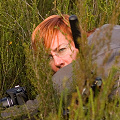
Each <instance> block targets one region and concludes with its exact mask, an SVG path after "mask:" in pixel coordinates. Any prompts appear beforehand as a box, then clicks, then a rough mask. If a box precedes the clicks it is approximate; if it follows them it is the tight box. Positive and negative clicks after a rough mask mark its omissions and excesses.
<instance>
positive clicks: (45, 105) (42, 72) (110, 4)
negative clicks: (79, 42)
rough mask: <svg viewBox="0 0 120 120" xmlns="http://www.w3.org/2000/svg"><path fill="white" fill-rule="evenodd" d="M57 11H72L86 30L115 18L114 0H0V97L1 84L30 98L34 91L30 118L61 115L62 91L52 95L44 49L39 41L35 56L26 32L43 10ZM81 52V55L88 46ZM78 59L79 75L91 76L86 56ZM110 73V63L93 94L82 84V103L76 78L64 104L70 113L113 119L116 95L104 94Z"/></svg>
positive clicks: (119, 18) (119, 11)
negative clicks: (20, 88)
mask: <svg viewBox="0 0 120 120" xmlns="http://www.w3.org/2000/svg"><path fill="white" fill-rule="evenodd" d="M62 13H64V14H69V15H72V14H76V15H77V16H78V19H79V21H80V25H81V26H82V28H83V29H84V30H86V31H89V30H92V29H94V28H97V27H99V26H101V25H103V24H106V23H111V24H120V2H119V0H1V1H0V98H2V97H4V96H6V95H5V91H6V90H7V89H9V88H13V87H14V86H15V85H17V84H19V85H20V86H25V87H26V89H27V91H28V97H29V99H34V98H35V97H36V95H37V94H39V95H40V106H39V111H40V112H39V113H38V116H37V118H36V119H48V120H50V119H51V120H56V119H63V116H62V103H63V102H64V99H63V96H62V95H61V96H58V95H56V93H55V91H54V89H53V86H52V81H51V80H52V79H51V77H52V71H51V70H50V68H49V64H48V62H49V61H48V60H47V57H46V55H47V53H45V52H44V48H43V46H40V47H39V52H40V54H39V53H38V55H37V59H35V57H34V55H33V52H32V50H31V34H32V31H33V30H34V28H35V27H36V26H37V25H38V24H39V23H40V22H41V21H43V20H44V19H45V18H47V17H48V16H50V15H52V14H62ZM85 39H86V38H85ZM86 47H87V46H86ZM84 52H85V55H86V54H87V52H88V49H86V51H84ZM83 61H84V59H83ZM81 63H83V66H82V68H83V69H82V70H83V71H79V73H80V77H81V79H83V78H84V77H87V78H88V79H92V77H93V76H90V70H91V69H92V66H91V61H89V60H88V61H87V60H86V61H84V62H81ZM88 63H89V66H88ZM85 66H88V67H87V68H86V67H85ZM115 73H117V70H116V68H113V69H112V72H111V74H110V76H109V77H108V78H107V79H106V80H105V82H103V87H102V89H101V91H100V94H99V95H98V96H97V97H96V98H94V97H93V93H92V90H91V89H90V88H89V87H88V88H89V89H90V90H89V100H88V103H87V104H84V100H83V98H82V96H81V90H82V88H80V84H78V86H77V91H76V92H75V93H73V94H72V100H71V101H72V102H71V104H70V105H69V110H70V119H75V120H79V119H81V120H83V119H85V120H89V119H91V120H100V119H114V120H116V119H119V109H120V108H119V106H118V107H116V104H117V100H118V101H119V99H117V98H116V100H115V101H113V102H109V101H108V98H107V96H108V95H109V93H110V91H109V90H110V89H111V88H112V86H111V82H112V83H113V81H114V78H113V77H114V75H115ZM89 77H90V78H89ZM83 80H84V79H83ZM76 98H77V99H78V101H79V104H78V105H76V104H75V101H76ZM65 102H66V101H65ZM83 107H84V108H85V109H83ZM111 108H112V109H111Z"/></svg>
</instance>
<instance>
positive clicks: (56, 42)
mask: <svg viewBox="0 0 120 120" xmlns="http://www.w3.org/2000/svg"><path fill="white" fill-rule="evenodd" d="M42 40H43V43H44V46H45V48H46V49H49V50H50V52H49V58H50V66H51V68H52V70H53V71H54V72H57V71H58V70H59V69H60V68H63V67H64V66H66V65H68V64H70V63H71V62H72V61H73V60H76V56H77V53H78V49H77V48H75V45H74V42H73V38H72V32H71V28H70V25H69V16H68V15H62V16H59V15H52V16H50V17H48V18H47V19H45V20H44V21H43V22H41V23H40V24H39V25H38V26H37V27H36V28H35V30H34V31H33V34H32V46H33V49H34V50H36V49H37V48H36V42H37V41H42Z"/></svg>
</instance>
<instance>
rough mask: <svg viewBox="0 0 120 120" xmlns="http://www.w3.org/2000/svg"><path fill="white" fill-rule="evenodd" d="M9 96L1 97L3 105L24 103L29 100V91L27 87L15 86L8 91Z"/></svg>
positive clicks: (9, 105) (0, 101)
mask: <svg viewBox="0 0 120 120" xmlns="http://www.w3.org/2000/svg"><path fill="white" fill-rule="evenodd" d="M6 94H7V97H5V98H2V99H0V105H1V106H2V107H11V106H14V105H23V104H24V103H25V102H26V101H27V100H28V96H27V92H26V89H25V87H20V86H19V85H18V86H15V88H11V89H9V90H7V91H6Z"/></svg>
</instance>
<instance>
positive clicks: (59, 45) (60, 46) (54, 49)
mask: <svg viewBox="0 0 120 120" xmlns="http://www.w3.org/2000/svg"><path fill="white" fill-rule="evenodd" d="M62 45H64V43H63V44H60V45H58V46H57V47H56V48H55V49H54V50H53V51H54V52H55V51H57V50H58V49H59V48H60V47H61V46H62Z"/></svg>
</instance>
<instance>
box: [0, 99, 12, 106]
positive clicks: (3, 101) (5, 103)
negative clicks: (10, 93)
mask: <svg viewBox="0 0 120 120" xmlns="http://www.w3.org/2000/svg"><path fill="white" fill-rule="evenodd" d="M0 104H2V107H11V106H13V101H12V99H11V98H9V97H5V98H3V99H1V100H0Z"/></svg>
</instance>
